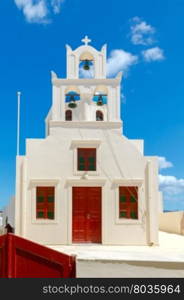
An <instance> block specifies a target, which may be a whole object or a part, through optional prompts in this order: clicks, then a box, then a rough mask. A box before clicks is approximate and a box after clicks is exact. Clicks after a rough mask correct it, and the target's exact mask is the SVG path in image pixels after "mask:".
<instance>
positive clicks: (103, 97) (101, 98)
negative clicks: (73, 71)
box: [93, 86, 108, 106]
mask: <svg viewBox="0 0 184 300" xmlns="http://www.w3.org/2000/svg"><path fill="white" fill-rule="evenodd" d="M107 95H108V89H107V88H106V87H105V86H98V87H97V88H96V89H95V91H94V96H93V101H94V102H96V104H97V105H99V106H102V105H104V104H107V98H108V97H107Z"/></svg>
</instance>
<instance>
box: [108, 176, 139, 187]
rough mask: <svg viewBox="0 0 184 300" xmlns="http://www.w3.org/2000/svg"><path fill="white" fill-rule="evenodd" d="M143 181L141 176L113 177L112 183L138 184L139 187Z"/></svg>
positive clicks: (123, 184)
mask: <svg viewBox="0 0 184 300" xmlns="http://www.w3.org/2000/svg"><path fill="white" fill-rule="evenodd" d="M143 182H144V179H143V178H115V179H114V180H113V184H114V185H116V186H120V185H121V186H138V187H141V186H142V184H143Z"/></svg>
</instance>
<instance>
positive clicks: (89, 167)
mask: <svg viewBox="0 0 184 300" xmlns="http://www.w3.org/2000/svg"><path fill="white" fill-rule="evenodd" d="M77 170H78V171H96V148H78V149H77Z"/></svg>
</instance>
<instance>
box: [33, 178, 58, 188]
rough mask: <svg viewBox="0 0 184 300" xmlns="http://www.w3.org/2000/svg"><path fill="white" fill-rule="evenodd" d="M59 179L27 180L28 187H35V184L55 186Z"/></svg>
mask: <svg viewBox="0 0 184 300" xmlns="http://www.w3.org/2000/svg"><path fill="white" fill-rule="evenodd" d="M60 181H61V179H59V178H54V179H53V178H34V179H30V181H29V187H31V188H32V187H35V186H37V185H41V186H47V185H48V184H49V185H52V186H55V185H57V184H58V183H59V182H60Z"/></svg>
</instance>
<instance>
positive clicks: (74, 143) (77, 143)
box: [71, 139, 102, 148]
mask: <svg viewBox="0 0 184 300" xmlns="http://www.w3.org/2000/svg"><path fill="white" fill-rule="evenodd" d="M101 142H102V141H101V140H99V139H94V140H93V139H89V140H88V139H85V140H72V142H71V147H72V148H76V147H83V146H85V147H87V146H88V145H89V146H95V147H98V146H99V145H100V144H101Z"/></svg>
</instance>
